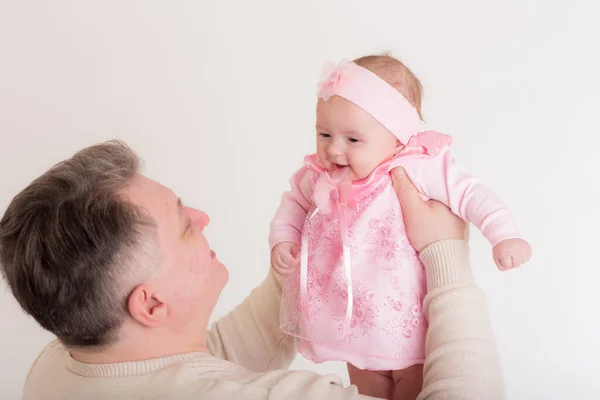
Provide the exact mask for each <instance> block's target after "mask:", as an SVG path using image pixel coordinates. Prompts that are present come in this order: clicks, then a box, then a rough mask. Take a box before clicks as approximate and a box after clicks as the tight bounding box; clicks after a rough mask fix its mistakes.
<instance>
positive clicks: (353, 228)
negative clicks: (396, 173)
mask: <svg viewBox="0 0 600 400" xmlns="http://www.w3.org/2000/svg"><path fill="white" fill-rule="evenodd" d="M309 215H310V213H309ZM304 229H305V230H307V236H308V277H307V278H308V279H307V281H308V284H307V294H308V299H307V300H308V316H309V318H305V316H304V315H303V314H302V312H301V310H300V294H299V293H300V271H299V268H298V269H297V270H296V272H295V274H293V275H291V276H290V277H288V278H287V279H286V280H285V281H284V290H283V295H282V296H283V299H282V309H281V316H280V322H281V326H282V329H283V330H284V331H286V332H288V333H290V334H292V335H295V336H297V337H299V338H301V339H303V340H304V341H305V343H303V344H302V347H301V349H302V348H306V347H307V346H311V343H312V344H315V346H316V344H319V346H320V345H325V346H329V347H330V348H335V349H337V350H338V351H342V352H343V353H348V354H354V355H356V354H360V355H361V356H365V357H367V358H369V359H370V360H371V361H369V362H370V364H368V363H367V364H368V367H370V368H373V369H377V367H378V364H377V360H378V359H387V360H389V359H398V360H402V359H404V360H406V359H422V358H423V357H424V343H425V332H426V323H425V320H424V318H423V315H422V309H421V304H422V300H423V296H424V295H425V277H424V271H423V267H422V265H421V263H420V261H419V258H418V255H417V252H416V251H415V249H414V248H413V247H412V246H411V244H410V242H409V241H408V238H407V237H406V232H405V227H404V223H403V219H402V211H401V209H400V204H399V202H398V199H397V197H396V194H395V192H394V189H393V187H392V184H391V179H390V178H389V177H386V178H384V179H383V180H382V182H381V183H380V184H379V185H378V186H377V187H376V188H375V189H374V190H373V191H371V192H370V193H368V195H367V196H365V197H364V198H362V199H358V200H357V204H356V210H355V212H353V213H352V214H351V216H350V218H349V223H348V230H349V239H350V246H349V247H350V255H351V273H352V287H353V303H352V306H353V307H352V319H351V323H350V326H349V327H345V323H344V322H345V316H346V310H347V306H348V293H347V283H346V279H345V275H344V267H343V262H342V243H341V237H340V227H339V219H338V218H337V215H336V213H330V214H326V215H321V214H317V215H315V216H314V217H313V218H312V219H307V222H306V224H305V226H304ZM317 347H318V346H317ZM317 347H315V348H313V349H312V350H311V351H310V358H311V359H314V360H315V361H317V362H319V361H325V360H328V359H330V358H329V356H328V355H325V354H320V353H319V350H318V348H317ZM342 361H348V360H342ZM399 365H400V364H399ZM386 366H389V364H386Z"/></svg>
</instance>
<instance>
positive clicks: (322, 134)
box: [319, 133, 331, 138]
mask: <svg viewBox="0 0 600 400" xmlns="http://www.w3.org/2000/svg"><path fill="white" fill-rule="evenodd" d="M319 135H320V136H321V137H324V138H330V137H331V135H330V134H329V133H319Z"/></svg>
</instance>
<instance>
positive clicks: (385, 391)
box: [347, 363, 394, 399]
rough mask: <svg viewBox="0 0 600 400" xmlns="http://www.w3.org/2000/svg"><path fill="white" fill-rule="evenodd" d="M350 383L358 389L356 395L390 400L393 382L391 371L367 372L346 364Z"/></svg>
mask: <svg viewBox="0 0 600 400" xmlns="http://www.w3.org/2000/svg"><path fill="white" fill-rule="evenodd" d="M347 365H348V376H349V377H350V383H351V384H353V385H356V387H358V393H360V394H364V395H367V396H371V397H379V398H381V399H390V398H391V397H390V396H391V395H392V389H393V388H394V381H393V380H392V372H391V371H369V370H366V369H359V368H356V367H355V366H354V365H352V364H350V363H348V364H347Z"/></svg>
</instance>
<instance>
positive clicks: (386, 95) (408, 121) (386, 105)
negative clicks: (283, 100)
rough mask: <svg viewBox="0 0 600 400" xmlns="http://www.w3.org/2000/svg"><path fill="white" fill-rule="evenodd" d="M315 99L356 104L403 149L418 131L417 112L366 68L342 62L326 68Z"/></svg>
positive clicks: (398, 93)
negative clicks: (396, 139)
mask: <svg viewBox="0 0 600 400" xmlns="http://www.w3.org/2000/svg"><path fill="white" fill-rule="evenodd" d="M318 89H319V90H318V96H319V98H321V99H323V100H325V101H327V100H329V98H331V97H332V96H340V97H343V98H344V99H346V100H348V101H351V102H352V103H354V104H356V105H357V106H359V107H360V108H362V109H363V110H365V111H366V112H368V113H369V114H371V116H372V117H373V118H375V119H376V120H377V121H379V123H381V124H382V125H383V126H385V127H386V128H387V129H388V130H389V131H390V132H392V133H393V134H394V136H396V137H397V138H398V140H399V141H400V143H402V144H404V145H406V144H408V140H409V139H410V138H411V136H413V135H415V134H416V133H417V132H418V130H419V125H420V123H421V119H420V118H419V114H418V113H417V110H416V109H415V108H414V107H413V106H412V104H410V103H409V102H408V100H406V98H405V97H404V96H402V94H400V92H398V91H397V90H396V89H394V88H393V87H392V86H390V85H389V84H388V83H387V82H386V81H384V80H383V79H381V78H380V77H378V76H377V75H375V74H374V73H372V72H371V71H369V70H368V69H366V68H363V67H360V66H358V65H356V64H355V63H353V62H348V61H346V60H342V61H341V62H340V63H339V64H338V65H334V64H328V65H326V66H325V68H324V69H323V78H322V79H321V81H319V84H318Z"/></svg>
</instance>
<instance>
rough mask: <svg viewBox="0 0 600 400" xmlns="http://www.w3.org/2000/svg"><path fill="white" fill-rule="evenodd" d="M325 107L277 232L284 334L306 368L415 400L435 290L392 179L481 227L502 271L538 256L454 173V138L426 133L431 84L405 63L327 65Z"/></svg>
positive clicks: (464, 176) (273, 238)
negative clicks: (336, 371)
mask: <svg viewBox="0 0 600 400" xmlns="http://www.w3.org/2000/svg"><path fill="white" fill-rule="evenodd" d="M318 97H319V100H318V102H317V121H316V134H317V152H316V154H312V155H309V156H306V158H305V159H304V166H303V167H302V168H301V169H300V170H299V171H297V172H296V173H295V174H294V175H293V177H292V178H291V186H292V188H291V191H289V192H287V193H285V194H284V195H283V199H282V202H281V205H280V206H279V208H278V210H277V212H276V214H275V217H274V219H273V221H272V223H271V233H270V236H269V242H270V246H271V249H272V253H271V263H272V266H273V268H274V269H275V270H276V271H277V272H278V273H279V274H281V275H284V276H286V279H285V281H284V288H283V295H282V306H281V316H280V323H281V328H282V329H283V331H285V332H287V333H288V334H290V335H293V336H296V337H297V338H298V351H299V352H300V353H301V354H302V355H304V356H305V357H307V358H308V359H310V360H313V361H315V362H323V361H328V360H337V361H345V362H347V363H348V371H349V375H350V379H351V381H352V382H353V383H356V384H357V386H358V388H359V391H360V392H361V393H363V394H367V395H371V396H375V397H384V398H391V397H395V396H401V397H402V398H415V397H416V395H417V394H418V393H419V391H420V389H421V386H422V372H421V371H422V364H423V362H424V360H425V333H426V329H427V326H426V321H425V320H424V319H423V313H422V309H421V306H422V301H423V297H424V295H425V293H426V285H425V276H424V271H423V266H422V264H421V262H420V260H419V257H418V253H417V252H416V250H415V249H414V248H413V247H412V245H411V244H410V242H409V241H408V239H407V237H406V232H405V229H404V225H403V219H402V209H401V207H400V203H399V201H398V198H397V196H396V193H395V191H394V189H393V187H392V181H391V176H390V171H391V170H393V169H394V168H396V167H399V166H402V167H403V168H404V170H405V172H406V174H407V175H408V176H409V178H410V179H411V181H412V182H413V184H414V185H415V187H416V188H417V190H418V191H419V192H420V194H421V196H422V197H423V198H424V199H434V200H438V201H441V202H443V203H444V204H446V205H447V206H448V207H449V208H450V209H451V210H452V211H453V212H454V213H455V214H457V215H458V216H460V217H461V218H463V219H464V220H466V221H468V222H471V223H473V224H474V225H475V226H476V227H477V228H478V229H479V230H480V231H481V233H482V234H483V235H484V236H485V237H486V238H487V239H488V240H489V242H490V243H491V245H492V246H493V256H494V261H495V262H496V265H497V266H498V268H499V269H500V270H502V271H504V270H508V269H511V268H516V267H518V266H519V265H521V264H522V263H524V262H526V261H527V260H528V259H529V258H530V256H531V249H530V246H529V244H528V243H527V242H526V241H524V240H523V239H521V236H520V234H519V231H518V229H517V227H516V225H515V223H514V222H513V218H512V216H511V214H510V213H509V211H508V210H507V209H506V207H505V206H504V205H503V204H502V202H501V201H500V200H499V199H498V197H497V196H496V195H495V194H494V193H492V192H491V191H490V190H489V189H487V188H486V187H485V186H484V185H483V184H482V183H481V182H480V181H478V180H477V179H476V178H474V177H472V176H471V175H469V174H468V173H467V172H466V171H465V170H464V169H462V168H461V167H460V166H459V165H458V164H457V163H455V162H454V160H453V159H452V156H451V154H450V143H451V138H450V137H449V136H447V135H444V134H441V133H438V132H435V131H425V132H419V131H418V129H419V125H420V121H421V84H420V82H419V80H418V79H417V78H416V77H415V75H414V74H413V73H412V72H411V71H410V70H409V69H408V68H407V67H406V66H405V65H404V64H403V63H401V62H400V61H398V60H396V59H394V58H392V57H389V56H366V57H362V58H359V59H357V60H354V62H346V61H343V62H341V63H339V64H338V65H335V66H333V65H332V66H329V67H328V68H327V70H326V72H325V75H324V78H323V80H322V81H321V82H320V83H319V90H318Z"/></svg>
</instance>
